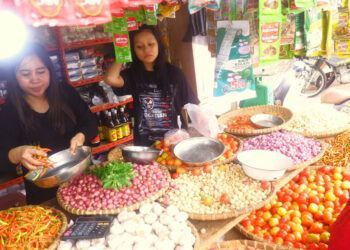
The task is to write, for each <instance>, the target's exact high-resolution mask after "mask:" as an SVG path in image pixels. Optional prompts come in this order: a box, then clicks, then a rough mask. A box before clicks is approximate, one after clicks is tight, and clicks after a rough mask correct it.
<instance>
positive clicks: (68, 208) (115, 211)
mask: <svg viewBox="0 0 350 250" xmlns="http://www.w3.org/2000/svg"><path fill="white" fill-rule="evenodd" d="M160 168H161V169H163V170H164V171H166V172H167V175H168V186H167V187H166V188H162V189H160V190H159V191H158V192H157V193H155V194H153V195H151V196H149V197H147V198H146V199H145V200H143V201H140V202H137V203H135V204H133V205H131V206H125V207H120V208H116V209H102V210H82V209H78V208H75V207H72V206H70V205H68V204H66V203H64V200H63V198H62V195H61V189H63V188H65V187H67V186H68V185H69V182H65V183H63V184H62V185H60V187H59V188H58V190H57V194H56V196H57V202H58V204H59V205H60V206H61V207H62V208H63V209H64V210H66V211H67V212H69V213H71V214H76V215H107V214H119V213H120V212H122V211H134V210H137V209H139V208H140V207H141V206H142V205H143V204H145V203H150V202H153V201H155V200H157V199H159V198H160V197H162V196H163V195H164V194H165V193H166V192H167V190H168V188H169V185H170V174H169V172H168V170H167V169H166V168H164V167H162V166H160Z"/></svg>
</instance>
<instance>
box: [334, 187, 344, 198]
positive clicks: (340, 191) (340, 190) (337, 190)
mask: <svg viewBox="0 0 350 250" xmlns="http://www.w3.org/2000/svg"><path fill="white" fill-rule="evenodd" d="M333 193H334V194H335V196H337V197H339V196H340V195H342V194H343V190H342V189H341V187H339V186H335V187H334V188H333Z"/></svg>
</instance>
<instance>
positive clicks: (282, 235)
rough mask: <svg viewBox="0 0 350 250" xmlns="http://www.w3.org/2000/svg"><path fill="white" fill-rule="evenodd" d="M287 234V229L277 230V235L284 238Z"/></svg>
mask: <svg viewBox="0 0 350 250" xmlns="http://www.w3.org/2000/svg"><path fill="white" fill-rule="evenodd" d="M287 235H288V232H287V231H286V230H283V229H281V230H279V231H278V232H277V237H281V238H282V239H285V238H286V237H287Z"/></svg>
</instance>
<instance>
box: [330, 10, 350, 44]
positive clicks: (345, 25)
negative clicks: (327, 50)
mask: <svg viewBox="0 0 350 250" xmlns="http://www.w3.org/2000/svg"><path fill="white" fill-rule="evenodd" d="M334 23H335V24H334V25H333V39H334V40H337V39H349V38H350V28H349V12H347V11H344V9H342V11H339V12H338V15H337V20H335V21H334Z"/></svg>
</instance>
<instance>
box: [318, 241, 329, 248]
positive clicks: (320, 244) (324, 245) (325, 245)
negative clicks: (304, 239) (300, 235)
mask: <svg viewBox="0 0 350 250" xmlns="http://www.w3.org/2000/svg"><path fill="white" fill-rule="evenodd" d="M318 247H319V249H320V250H326V249H328V245H327V244H325V243H323V242H321V243H319V244H318Z"/></svg>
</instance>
